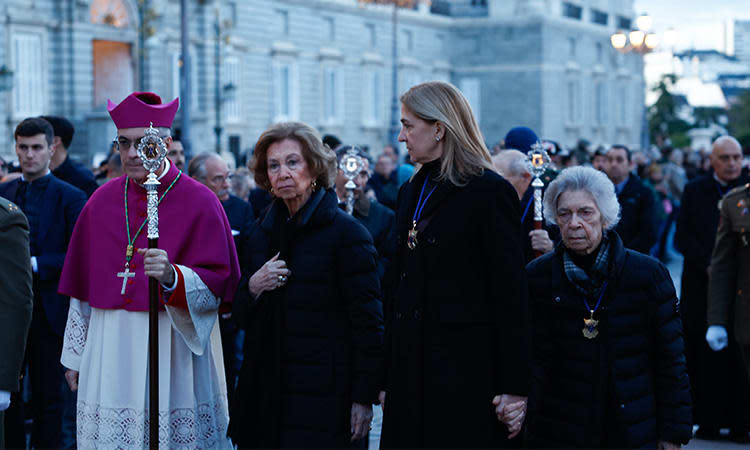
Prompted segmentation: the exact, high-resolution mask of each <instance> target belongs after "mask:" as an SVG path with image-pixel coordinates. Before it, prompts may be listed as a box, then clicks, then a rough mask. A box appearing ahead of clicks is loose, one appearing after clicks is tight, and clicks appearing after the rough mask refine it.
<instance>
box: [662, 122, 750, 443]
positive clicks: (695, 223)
mask: <svg viewBox="0 0 750 450" xmlns="http://www.w3.org/2000/svg"><path fill="white" fill-rule="evenodd" d="M711 166H712V168H713V174H710V175H702V176H699V177H697V178H696V179H694V180H693V181H691V182H689V183H688V184H687V185H686V186H685V190H684V192H683V194H682V202H681V205H682V206H681V208H680V213H679V216H678V217H677V230H676V232H675V245H676V246H677V249H678V250H679V251H680V252H682V255H683V256H684V262H683V266H682V267H683V268H682V292H681V295H680V312H681V313H682V326H683V329H684V331H685V357H686V359H687V367H688V374H689V376H690V384H691V391H692V395H693V406H694V411H695V414H694V416H695V419H696V420H695V423H696V424H697V425H699V426H700V428H699V430H698V433H697V434H696V436H698V437H700V438H702V439H718V438H719V429H720V428H725V427H727V426H728V427H729V428H730V438H731V439H733V440H736V441H741V442H748V426H749V425H750V424H748V423H747V416H746V411H747V407H746V405H747V404H748V400H750V393H748V390H749V388H748V382H747V380H746V378H745V377H744V373H743V365H742V355H741V353H740V349H739V347H738V345H737V342H736V341H735V339H734V336H733V334H734V333H732V332H731V331H732V330H731V328H730V330H729V331H730V335H731V337H730V339H728V343H729V345H728V348H726V349H723V350H721V351H719V352H712V351H711V350H710V349H709V348H708V345H707V343H706V341H705V339H704V336H705V334H706V327H707V321H706V300H707V295H708V266H709V265H710V263H711V253H712V251H713V248H714V242H715V240H716V230H717V227H718V226H719V208H718V204H719V200H721V198H722V197H723V196H724V194H726V193H727V192H729V191H730V190H732V189H733V188H735V187H737V186H741V185H742V184H744V183H747V182H748V178H747V177H746V176H744V175H742V172H741V170H742V149H741V147H740V144H739V142H737V140H736V139H734V138H732V137H729V136H724V137H721V138H719V139H717V140H716V141H715V142H714V144H713V147H712V150H711Z"/></svg>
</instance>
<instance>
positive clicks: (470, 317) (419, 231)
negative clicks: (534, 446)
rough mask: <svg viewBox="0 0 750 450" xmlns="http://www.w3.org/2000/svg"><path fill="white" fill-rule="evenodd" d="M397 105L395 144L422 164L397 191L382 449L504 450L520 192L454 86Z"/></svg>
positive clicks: (516, 361) (523, 353) (516, 421)
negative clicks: (498, 165) (499, 169)
mask: <svg viewBox="0 0 750 450" xmlns="http://www.w3.org/2000/svg"><path fill="white" fill-rule="evenodd" d="M401 104H402V105H401V124H402V129H401V133H400V135H399V141H401V142H403V143H404V144H406V148H407V150H408V151H409V156H410V157H411V160H412V161H413V162H415V163H419V164H421V168H420V170H419V171H418V172H417V173H415V174H414V176H413V177H412V179H411V180H410V181H409V182H408V183H407V184H405V185H404V187H403V188H402V189H401V192H400V194H399V198H398V204H397V210H396V234H397V242H396V244H397V246H398V248H397V252H396V258H395V261H394V263H393V265H392V266H391V268H390V270H389V274H388V276H387V279H386V282H385V289H386V296H387V297H386V298H387V304H386V312H387V321H386V324H387V325H386V361H387V364H386V366H387V376H386V379H385V386H384V392H382V393H381V401H382V402H383V403H384V408H385V409H384V411H385V416H384V424H383V434H382V440H381V446H382V447H383V448H446V447H449V448H450V447H452V448H471V447H474V448H476V447H480V448H498V447H503V446H504V445H506V444H507V443H508V440H507V439H508V438H509V437H514V436H516V435H517V434H518V433H519V432H520V429H521V425H522V424H523V418H524V415H525V408H526V399H525V397H526V391H527V384H528V378H529V371H528V361H527V359H528V351H529V344H528V335H529V330H528V329H527V328H528V327H527V324H528V307H527V301H526V298H527V286H526V278H525V274H524V255H523V239H522V235H521V214H520V205H519V201H518V196H517V195H516V192H515V191H514V189H513V187H512V186H511V185H510V183H508V182H507V181H505V180H504V179H503V178H502V177H500V176H499V175H498V174H497V173H495V171H494V169H493V166H492V162H491V159H490V154H489V151H488V150H487V148H486V147H485V145H484V143H483V142H484V139H483V137H482V134H481V133H480V131H479V127H478V126H477V123H476V120H475V119H474V115H473V113H472V111H471V107H470V106H469V103H468V102H467V100H466V98H464V96H463V95H462V94H461V92H460V91H459V90H458V89H456V88H455V87H454V86H452V85H451V84H448V83H444V82H429V83H424V84H420V85H417V86H414V87H412V88H411V89H409V90H408V91H407V92H406V93H405V94H403V95H402V96H401ZM515 445H516V446H517V445H518V444H515Z"/></svg>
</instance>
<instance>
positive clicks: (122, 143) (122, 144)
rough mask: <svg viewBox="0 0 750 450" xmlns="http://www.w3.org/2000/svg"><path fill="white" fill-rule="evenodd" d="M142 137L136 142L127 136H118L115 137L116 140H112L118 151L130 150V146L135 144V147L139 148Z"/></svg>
mask: <svg viewBox="0 0 750 450" xmlns="http://www.w3.org/2000/svg"><path fill="white" fill-rule="evenodd" d="M141 139H143V137H139V138H138V139H136V140H135V143H134V142H133V141H131V140H130V139H128V138H126V137H122V136H118V137H116V138H115V140H113V141H112V144H113V145H114V146H115V149H116V150H117V151H120V149H122V150H130V147H131V146H133V145H135V147H136V148H138V146H139V145H140V143H141Z"/></svg>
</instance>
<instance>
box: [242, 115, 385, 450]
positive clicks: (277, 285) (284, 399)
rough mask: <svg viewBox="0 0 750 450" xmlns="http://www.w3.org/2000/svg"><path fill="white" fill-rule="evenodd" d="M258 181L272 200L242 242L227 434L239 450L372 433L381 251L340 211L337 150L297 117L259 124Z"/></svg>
mask: <svg viewBox="0 0 750 450" xmlns="http://www.w3.org/2000/svg"><path fill="white" fill-rule="evenodd" d="M252 165H253V172H254V174H255V181H256V183H257V184H258V186H262V187H264V188H265V189H268V190H269V191H270V192H271V194H273V195H274V197H275V200H274V201H273V202H272V203H271V206H270V208H269V209H268V210H267V212H266V213H265V215H263V216H261V217H260V218H259V220H258V222H257V223H256V226H255V227H254V231H253V232H252V234H251V235H250V237H249V239H248V241H247V247H248V250H247V251H246V252H245V254H246V255H249V260H248V261H244V266H245V267H244V269H243V272H244V273H245V276H244V277H243V280H242V281H241V285H240V292H239V294H238V296H237V298H235V301H234V311H233V315H234V318H235V320H236V321H237V322H238V324H239V325H240V326H241V327H242V328H244V329H245V330H246V333H247V334H246V340H245V358H244V362H243V367H242V370H241V373H240V378H239V384H238V388H237V393H236V395H235V399H234V402H233V406H232V416H231V424H230V436H232V438H233V440H234V443H235V444H238V445H239V446H240V447H242V448H247V447H253V448H303V447H307V448H311V447H317V448H336V447H338V448H341V447H348V446H350V445H351V442H352V441H356V440H358V439H360V438H362V437H364V436H365V435H366V434H367V431H368V429H369V425H370V421H371V420H372V404H373V403H374V402H376V401H377V398H378V388H379V383H380V380H381V368H382V361H383V358H382V343H383V315H382V306H381V302H380V286H379V282H378V275H377V272H376V262H375V260H376V251H375V248H374V247H373V244H372V238H371V237H370V235H369V233H368V232H367V230H366V229H365V228H364V227H363V226H362V225H360V224H359V222H357V220H356V219H354V218H352V217H351V216H349V215H347V214H346V213H345V212H343V211H341V210H340V209H339V208H338V201H337V198H336V193H335V192H334V190H333V189H332V186H333V181H334V179H335V177H336V155H335V154H334V153H333V151H332V150H330V149H329V148H327V147H325V146H324V145H323V143H322V142H321V140H320V137H319V135H318V133H317V132H316V131H315V130H313V129H312V128H311V127H309V126H307V125H305V124H302V123H282V124H277V125H274V126H272V127H271V128H269V129H268V130H266V131H265V132H264V133H263V135H261V137H260V139H259V140H258V143H257V144H256V146H255V155H254V159H253V161H252Z"/></svg>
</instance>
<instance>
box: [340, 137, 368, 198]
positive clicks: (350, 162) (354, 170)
mask: <svg viewBox="0 0 750 450" xmlns="http://www.w3.org/2000/svg"><path fill="white" fill-rule="evenodd" d="M358 153H359V148H357V147H352V148H350V149H349V150H347V152H346V154H345V155H344V156H343V157H341V162H339V169H341V170H342V171H343V172H344V176H345V177H346V178H347V180H348V181H347V182H346V186H345V187H346V188H347V189H356V188H357V185H356V184H354V179H355V178H357V175H358V174H359V173H360V172H361V171H362V170H363V169H364V167H365V163H364V161H362V157H361V156H359V154H358Z"/></svg>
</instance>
